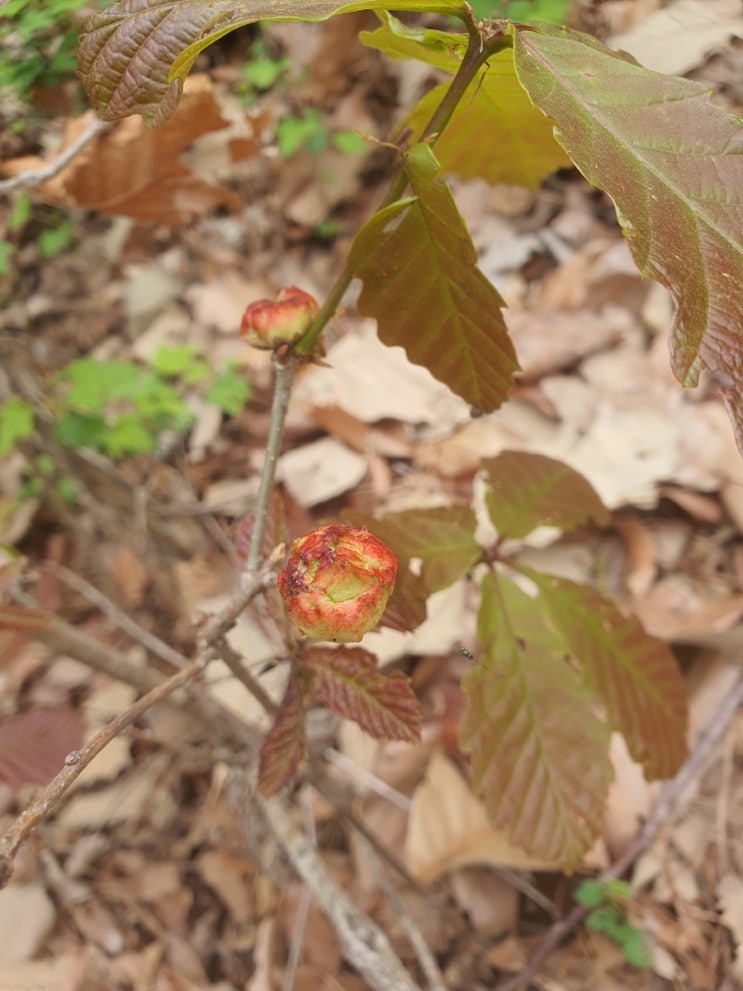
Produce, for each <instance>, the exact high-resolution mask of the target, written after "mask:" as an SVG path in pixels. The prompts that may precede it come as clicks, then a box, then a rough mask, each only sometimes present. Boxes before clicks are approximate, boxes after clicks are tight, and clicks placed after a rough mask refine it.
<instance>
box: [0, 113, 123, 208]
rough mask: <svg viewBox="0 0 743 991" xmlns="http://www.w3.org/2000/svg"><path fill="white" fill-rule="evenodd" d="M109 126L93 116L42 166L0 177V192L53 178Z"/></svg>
mask: <svg viewBox="0 0 743 991" xmlns="http://www.w3.org/2000/svg"><path fill="white" fill-rule="evenodd" d="M111 127H112V125H111V124H109V123H108V122H107V121H105V120H101V119H100V118H99V117H94V118H93V120H91V122H90V123H89V124H88V126H87V127H86V128H85V130H84V131H82V133H80V134H78V136H77V137H76V138H75V140H74V141H73V142H72V144H70V145H68V146H67V147H66V148H65V149H64V151H62V152H60V154H59V155H57V157H56V158H54V159H53V160H52V161H51V162H49V163H48V164H47V165H45V166H44V167H43V168H41V169H35V170H34V171H29V172H21V173H20V174H19V175H16V176H13V177H12V178H11V179H0V193H12V192H13V191H14V190H16V189H30V188H32V187H33V186H40V185H41V184H42V182H46V181H47V180H48V179H53V178H54V176H55V175H58V174H59V173H60V172H61V171H62V169H64V168H65V167H66V166H68V165H69V164H70V162H71V161H72V160H73V158H75V157H76V156H77V155H79V154H80V152H81V151H82V150H83V148H84V147H85V146H86V145H87V144H89V143H90V142H91V141H92V140H93V138H95V137H96V136H97V135H99V134H101V133H102V132H103V131H108V130H110V128H111Z"/></svg>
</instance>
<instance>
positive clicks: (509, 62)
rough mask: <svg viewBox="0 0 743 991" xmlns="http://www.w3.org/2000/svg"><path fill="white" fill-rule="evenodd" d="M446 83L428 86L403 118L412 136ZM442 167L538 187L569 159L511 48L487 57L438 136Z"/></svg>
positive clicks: (418, 132)
mask: <svg viewBox="0 0 743 991" xmlns="http://www.w3.org/2000/svg"><path fill="white" fill-rule="evenodd" d="M448 85H449V84H448V83H444V84H443V85H441V86H437V87H435V88H434V89H432V90H430V91H429V92H428V93H426V95H425V96H424V97H422V99H421V100H420V101H419V102H418V104H417V105H416V106H415V107H414V109H413V110H412V111H411V113H410V114H409V115H408V116H407V117H406V119H405V122H404V125H403V126H404V127H405V128H410V130H411V131H412V137H413V139H414V140H415V139H417V138H418V137H420V135H421V134H422V133H423V128H424V127H425V126H426V124H427V123H428V121H429V119H430V117H431V114H432V113H433V111H434V110H435V109H436V107H437V106H438V104H439V103H440V101H441V98H442V97H443V95H444V92H445V91H446V88H447V86H448ZM436 157H437V159H438V160H439V162H440V164H441V170H442V172H452V173H454V174H455V175H458V176H461V177H462V178H463V179H485V180H487V181H488V182H492V183H496V182H504V183H508V184H510V185H513V186H525V187H526V188H528V189H536V188H537V187H538V186H539V185H540V183H541V182H542V181H543V180H544V178H545V176H547V175H549V174H550V172H554V171H555V170H556V169H561V168H565V167H566V166H569V165H570V164H571V162H570V159H569V158H568V156H567V155H566V154H565V152H564V151H563V150H562V148H561V147H560V146H559V145H558V144H557V142H556V141H555V139H554V137H553V134H552V127H551V125H550V122H549V121H548V120H547V119H546V118H545V117H544V115H543V114H541V113H540V112H539V111H538V110H537V109H536V108H535V107H534V105H533V104H532V103H531V101H530V100H529V98H528V96H527V95H526V93H525V92H524V89H523V87H522V86H521V84H520V83H519V81H518V79H517V78H516V73H515V71H514V66H513V53H512V51H511V50H510V49H509V50H506V51H503V52H498V54H497V55H493V56H492V57H491V58H490V59H488V63H487V65H486V67H485V68H484V69H483V70H482V71H481V72H480V73H478V75H477V77H476V78H475V79H474V81H473V82H472V83H471V84H470V86H469V88H468V89H467V91H466V93H465V94H464V96H463V97H462V99H461V101H460V102H459V104H458V106H457V109H456V110H455V111H454V114H453V116H452V118H451V120H450V121H449V123H448V124H447V125H446V127H445V129H444V130H443V131H442V133H441V136H440V137H439V138H438V140H437V141H436Z"/></svg>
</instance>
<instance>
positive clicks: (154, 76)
mask: <svg viewBox="0 0 743 991" xmlns="http://www.w3.org/2000/svg"><path fill="white" fill-rule="evenodd" d="M389 6H393V7H394V8H395V9H396V10H413V11H415V10H419V11H430V12H433V13H440V14H454V15H455V16H458V17H464V16H466V14H465V11H466V7H467V5H466V4H465V3H463V2H462V0H430V2H429V0H394V3H392V4H390V2H389V0H351V2H348V3H339V2H338V0H118V2H117V3H113V4H111V5H110V6H109V7H107V8H106V9H105V10H101V11H98V12H97V13H95V14H93V15H92V16H91V17H90V18H89V20H88V21H87V23H86V25H85V27H86V31H85V34H83V35H82V37H81V39H80V49H79V52H78V73H79V75H80V78H81V80H82V82H83V85H84V86H85V89H86V91H87V93H88V97H89V98H90V102H91V103H92V104H93V106H94V107H95V109H96V111H97V112H98V114H99V116H101V117H102V118H103V119H104V120H119V119H120V118H121V117H128V116H129V115H130V114H141V115H142V117H144V119H145V121H146V122H147V123H148V124H150V125H153V126H157V125H158V124H162V123H164V122H165V121H166V120H167V119H168V117H170V115H171V114H172V113H173V111H174V110H175V108H176V106H177V105H178V102H179V100H180V98H181V93H182V92H183V80H184V79H185V78H186V76H187V75H188V73H189V72H190V71H191V67H192V66H193V63H194V61H195V59H196V57H197V55H198V54H199V53H200V52H202V51H203V50H204V49H205V48H207V47H208V46H209V45H211V44H213V42H215V41H217V40H218V39H219V38H222V37H224V35H226V34H229V33H230V32H231V31H235V30H236V29H237V28H239V27H243V26H244V25H245V24H251V23H252V22H253V21H259V20H261V19H263V18H270V19H271V20H273V21H287V20H289V21H323V20H326V19H327V18H328V17H332V16H333V15H334V14H344V13H350V12H351V11H354V10H385V9H387V8H388V7H389Z"/></svg>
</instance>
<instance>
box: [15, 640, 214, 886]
mask: <svg viewBox="0 0 743 991" xmlns="http://www.w3.org/2000/svg"><path fill="white" fill-rule="evenodd" d="M206 663H207V662H206V661H205V660H203V659H202V658H200V659H199V660H197V661H194V662H193V663H192V664H190V665H189V666H188V667H187V668H184V669H183V670H182V671H179V672H178V673H177V674H174V675H173V676H172V677H171V678H168V679H167V681H163V682H161V683H160V684H159V685H157V687H155V688H153V689H152V691H150V692H148V693H147V694H146V695H144V696H142V698H141V699H138V700H137V701H136V702H135V703H134V704H133V705H130V706H129V708H128V709H125V710H124V712H121V713H119V715H118V716H116V717H115V718H114V719H112V720H111V722H110V723H107V724H106V725H105V726H104V727H103V728H102V729H100V730H99V731H98V732H97V733H96V734H95V736H94V737H93V739H92V740H90V742H89V743H87V744H86V745H85V746H84V747H83V749H82V750H75V751H73V752H72V753H70V754H68V755H67V759H66V760H65V766H64V767H63V768H62V770H61V771H60V772H59V774H58V775H57V776H56V777H55V778H54V780H53V781H51V782H50V784H48V785H47V786H46V788H44V790H43V791H42V792H41V794H40V795H39V796H38V797H37V798H36V799H35V800H34V801H33V802H32V803H31V805H29V807H28V808H27V809H25V810H24V811H23V812H22V813H21V814H20V815H19V816H18V818H17V819H16V821H15V822H14V823H13V825H12V826H11V827H10V829H9V830H8V831H7V832H6V833H5V834H4V835H3V836H2V837H0V888H4V887H5V886H6V885H7V883H8V881H9V880H10V878H11V875H12V873H13V866H12V865H13V859H14V857H15V855H16V853H17V852H18V848H19V847H20V846H21V844H22V843H23V842H24V841H25V840H26V839H27V838H28V836H29V834H30V833H31V831H32V830H33V829H35V828H36V826H38V824H39V823H40V822H41V820H42V819H44V818H45V817H46V816H48V815H49V813H50V812H51V811H52V810H53V809H54V808H55V807H56V806H57V805H58V804H59V802H60V800H61V799H62V797H63V796H64V795H65V793H66V792H67V791H68V789H69V788H70V786H71V785H72V783H73V781H75V780H76V779H77V778H78V777H79V776H80V774H81V773H82V771H83V770H84V769H85V768H86V767H87V766H88V764H90V762H91V761H92V760H93V758H94V757H97V756H98V754H99V753H100V752H101V751H102V750H103V748H104V747H106V746H107V745H108V744H109V743H110V742H111V741H112V740H113V739H114V738H115V737H117V736H118V735H119V734H120V733H122V732H123V731H124V730H125V729H126V728H127V727H128V726H131V725H132V723H134V722H135V721H136V720H137V719H139V717H140V716H141V715H143V713H145V712H146V711H147V710H148V709H149V708H151V707H152V706H153V705H156V704H157V703H158V702H160V701H162V700H163V699H164V698H167V696H168V695H171V694H172V693H173V692H174V691H176V690H177V689H178V688H182V687H183V686H184V685H186V684H187V683H188V682H190V681H193V679H195V678H196V677H198V675H199V674H200V673H201V671H202V670H203V669H204V667H205V665H206Z"/></svg>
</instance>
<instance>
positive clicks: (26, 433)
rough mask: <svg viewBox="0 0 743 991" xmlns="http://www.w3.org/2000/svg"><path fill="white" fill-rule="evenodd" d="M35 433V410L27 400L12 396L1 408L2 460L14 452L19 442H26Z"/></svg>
mask: <svg viewBox="0 0 743 991" xmlns="http://www.w3.org/2000/svg"><path fill="white" fill-rule="evenodd" d="M33 432H34V413H33V410H32V409H31V407H30V406H29V405H28V403H27V402H25V400H23V399H19V398H18V397H17V396H11V398H10V399H9V400H8V401H7V402H5V403H3V405H2V406H0V458H2V457H4V456H5V455H6V454H7V453H8V452H9V451H12V450H13V448H14V447H15V445H16V443H17V441H19V440H25V439H26V437H30V436H31V435H32V434H33Z"/></svg>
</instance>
